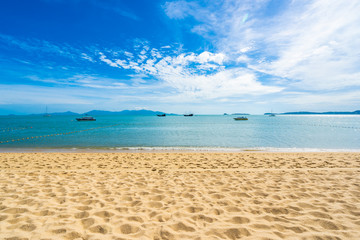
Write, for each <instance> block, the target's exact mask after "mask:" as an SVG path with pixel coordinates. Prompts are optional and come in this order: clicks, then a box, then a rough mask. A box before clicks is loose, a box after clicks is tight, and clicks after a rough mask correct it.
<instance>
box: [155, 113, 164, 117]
mask: <svg viewBox="0 0 360 240" xmlns="http://www.w3.org/2000/svg"><path fill="white" fill-rule="evenodd" d="M156 116H158V117H166V114H165V113H164V114H156Z"/></svg>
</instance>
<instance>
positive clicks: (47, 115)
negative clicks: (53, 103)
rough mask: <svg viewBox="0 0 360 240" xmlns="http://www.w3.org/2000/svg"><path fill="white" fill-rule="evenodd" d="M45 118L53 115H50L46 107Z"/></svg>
mask: <svg viewBox="0 0 360 240" xmlns="http://www.w3.org/2000/svg"><path fill="white" fill-rule="evenodd" d="M43 117H51V115H50V114H49V113H48V108H47V106H46V110H45V113H44V115H43Z"/></svg>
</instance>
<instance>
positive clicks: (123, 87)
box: [0, 0, 360, 114]
mask: <svg viewBox="0 0 360 240" xmlns="http://www.w3.org/2000/svg"><path fill="white" fill-rule="evenodd" d="M359 12H360V1H358V0H347V1H338V0H307V1H303V0H288V1H286V0H219V1H210V0H204V1H186V0H180V1H165V0H132V1H126V0H32V1H28V0H2V1H0V114H28V113H43V112H45V111H46V108H47V109H48V112H64V111H73V112H77V113H83V112H87V111H90V110H93V109H97V110H108V111H121V110H125V109H130V110H138V109H149V110H156V111H163V112H168V113H179V114H181V113H195V114H223V113H237V112H246V113H251V114H263V113H265V112H271V111H273V112H289V111H354V110H358V109H360V14H359Z"/></svg>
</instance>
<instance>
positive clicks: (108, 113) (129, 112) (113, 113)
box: [7, 109, 178, 116]
mask: <svg viewBox="0 0 360 240" xmlns="http://www.w3.org/2000/svg"><path fill="white" fill-rule="evenodd" d="M157 114H166V115H168V116H176V115H178V114H174V113H165V112H160V111H152V110H144V109H143V110H123V111H103V110H91V111H89V112H85V113H82V114H80V113H75V112H71V111H67V112H54V113H47V115H50V116H79V115H94V116H156V115H157ZM7 116H16V115H15V114H9V115H7ZM27 116H44V113H39V114H28V115H27Z"/></svg>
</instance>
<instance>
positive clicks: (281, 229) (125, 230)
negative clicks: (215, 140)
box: [0, 152, 360, 240]
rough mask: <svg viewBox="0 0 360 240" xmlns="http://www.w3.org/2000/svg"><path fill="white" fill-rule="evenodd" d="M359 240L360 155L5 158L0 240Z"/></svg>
mask: <svg viewBox="0 0 360 240" xmlns="http://www.w3.org/2000/svg"><path fill="white" fill-rule="evenodd" d="M238 238H241V239H360V153H251V152H244V153H1V154H0V239H13V240H14V239H238Z"/></svg>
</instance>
